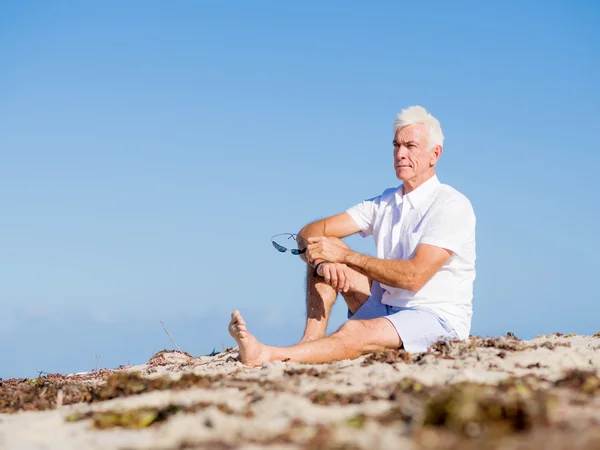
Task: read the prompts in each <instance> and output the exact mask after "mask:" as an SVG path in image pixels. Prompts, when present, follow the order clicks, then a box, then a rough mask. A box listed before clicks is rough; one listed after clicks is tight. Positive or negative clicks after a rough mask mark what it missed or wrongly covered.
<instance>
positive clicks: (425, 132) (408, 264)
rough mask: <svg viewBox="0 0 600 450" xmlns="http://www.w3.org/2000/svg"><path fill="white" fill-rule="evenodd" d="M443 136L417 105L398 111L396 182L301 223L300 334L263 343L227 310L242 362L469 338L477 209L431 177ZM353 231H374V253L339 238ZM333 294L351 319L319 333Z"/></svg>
mask: <svg viewBox="0 0 600 450" xmlns="http://www.w3.org/2000/svg"><path fill="white" fill-rule="evenodd" d="M443 140H444V135H443V134H442V130H441V127H440V124H439V121H438V120H437V119H436V118H434V117H433V116H432V115H431V114H429V113H428V112H427V111H426V110H425V109H424V108H422V107H420V106H413V107H410V108H407V109H404V110H403V111H402V112H401V113H400V114H398V117H397V118H396V120H395V122H394V140H393V146H394V169H395V171H396V177H397V178H398V179H399V180H401V181H402V184H401V185H400V186H399V187H394V188H391V189H386V190H385V191H384V192H383V193H382V194H381V195H379V196H377V197H375V198H372V199H369V200H365V201H363V202H362V203H359V204H357V205H356V206H353V207H352V208H350V209H348V210H347V211H346V212H343V213H341V214H337V215H334V216H331V217H328V218H326V219H323V220H318V221H316V222H313V223H311V224H309V225H307V226H305V227H304V228H303V229H302V230H301V231H300V233H299V236H300V237H302V239H298V241H300V242H307V246H306V252H305V253H304V254H303V255H302V256H303V258H305V261H306V262H307V263H308V264H309V268H308V274H307V322H306V328H305V331H304V337H303V338H302V340H301V341H300V342H299V343H298V344H296V345H294V346H292V347H273V346H268V345H265V344H262V343H261V342H259V341H258V340H257V339H256V338H255V337H254V336H253V335H252V334H250V332H249V331H248V329H247V327H246V323H245V322H244V319H243V318H242V316H241V315H240V313H239V312H238V311H234V312H233V314H232V315H231V323H230V325H229V332H230V333H231V335H232V336H233V338H234V339H235V340H236V341H237V343H238V345H239V349H240V358H241V361H242V362H243V363H244V364H247V365H250V366H257V365H261V364H262V363H264V362H270V361H277V360H284V359H285V360H289V361H297V362H305V363H327V362H331V361H335V360H343V359H353V358H357V357H358V356H360V355H362V354H365V353H369V352H373V351H377V350H383V349H397V348H399V347H402V346H403V347H404V349H406V351H408V352H424V351H426V350H427V348H428V347H429V346H430V345H431V344H433V343H435V342H436V341H438V340H441V339H466V338H467V337H468V336H469V330H470V328H471V315H472V306H471V305H472V297H473V281H474V279H475V214H474V213H473V208H472V206H471V203H470V201H469V200H468V199H467V198H466V197H465V196H464V195H463V194H461V193H460V192H458V191H457V190H456V189H453V188H452V187H450V186H448V185H446V184H441V183H440V182H439V181H438V179H437V177H436V175H435V165H436V164H437V162H438V161H439V159H440V156H441V155H442V144H443ZM355 233H360V234H361V235H362V236H363V237H365V236H370V235H372V236H373V237H374V239H375V244H376V247H377V257H376V258H375V257H372V256H367V255H363V254H360V253H357V252H355V251H353V250H351V249H350V248H348V247H347V246H346V245H345V244H344V242H343V241H342V240H341V239H342V238H345V237H347V236H350V235H352V234H355ZM338 293H341V294H342V296H343V297H344V299H345V300H346V303H347V305H348V317H349V319H350V320H348V321H347V322H345V323H344V324H343V325H342V326H341V327H340V329H339V330H338V331H336V332H335V333H333V334H331V335H330V336H325V333H326V327H327V321H328V319H329V313H330V311H331V307H332V305H333V303H334V302H335V300H336V298H337V295H338Z"/></svg>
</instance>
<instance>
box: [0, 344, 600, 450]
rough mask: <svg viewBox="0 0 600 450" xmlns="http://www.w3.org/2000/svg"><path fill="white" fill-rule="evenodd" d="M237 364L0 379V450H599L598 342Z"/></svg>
mask: <svg viewBox="0 0 600 450" xmlns="http://www.w3.org/2000/svg"><path fill="white" fill-rule="evenodd" d="M597 336H598V337H593V336H574V335H568V336H562V335H556V334H555V335H548V336H540V337H538V338H536V339H534V340H531V341H521V340H519V339H517V338H514V337H501V338H496V339H490V338H477V337H473V338H471V339H470V340H469V341H467V342H453V343H443V344H438V345H436V346H435V348H432V349H431V350H430V351H429V352H428V353H425V354H407V353H405V352H403V351H398V352H388V353H380V354H375V355H366V356H363V357H361V358H359V359H356V360H352V361H340V362H335V363H332V364H325V365H307V364H296V363H286V362H277V363H272V364H265V365H263V366H262V367H260V368H254V369H251V368H247V367H245V366H243V365H242V364H241V363H239V362H238V361H237V351H236V349H228V350H227V351H224V352H222V353H220V354H218V355H216V356H202V357H191V356H189V355H187V354H185V353H180V352H166V351H165V352H159V354H157V355H155V356H154V357H153V358H152V359H151V360H150V361H149V362H148V363H146V364H142V365H139V366H132V367H126V368H121V369H118V370H112V371H109V370H102V371H98V372H90V373H86V374H79V375H67V376H62V375H58V374H55V375H48V376H45V377H40V378H37V379H29V380H4V381H2V382H0V412H1V413H0V449H57V450H58V449H61V450H66V449H204V448H206V449H229V448H243V449H256V448H282V449H288V448H289V449H299V448H311V449H370V450H372V449H379V448H381V449H412V448H415V449H416V448H432V449H433V448H473V449H476V448H477V449H478V448H498V449H500V448H501V449H512V448H523V449H525V448H527V449H529V448H544V449H553V448H565V449H567V448H568V449H573V448H590V449H600V380H599V378H598V373H599V372H600V335H597Z"/></svg>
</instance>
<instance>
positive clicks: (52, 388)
mask: <svg viewBox="0 0 600 450" xmlns="http://www.w3.org/2000/svg"><path fill="white" fill-rule="evenodd" d="M216 381H217V380H216V379H215V378H213V377H207V376H201V375H194V374H184V375H183V376H182V377H181V378H179V379H177V380H174V379H172V378H169V377H161V378H152V379H151V378H144V377H142V376H141V375H139V374H138V373H127V372H117V373H113V374H112V375H110V376H108V377H107V378H106V382H105V383H104V384H102V385H84V384H81V383H77V382H76V381H74V380H72V379H71V378H69V377H62V376H60V377H56V376H55V377H48V378H47V377H40V378H34V379H31V380H7V381H2V382H0V413H3V412H4V413H14V412H17V411H39V410H47V409H53V408H55V407H56V406H57V400H58V398H59V396H60V399H61V404H63V405H71V404H74V403H81V402H85V403H91V402H99V401H104V400H110V399H113V398H117V397H127V396H131V395H139V394H142V393H145V392H151V391H158V390H181V389H189V388H192V387H203V388H208V387H211V386H213V385H214V384H215V383H216ZM59 392H60V394H59Z"/></svg>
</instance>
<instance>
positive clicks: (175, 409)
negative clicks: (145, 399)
mask: <svg viewBox="0 0 600 450" xmlns="http://www.w3.org/2000/svg"><path fill="white" fill-rule="evenodd" d="M211 406H215V407H217V408H218V409H219V411H221V412H223V413H225V414H235V411H233V410H232V409H231V408H229V407H228V406H227V405H222V404H212V403H207V402H200V403H195V404H193V405H191V406H181V405H167V406H163V407H142V408H135V409H128V410H122V411H97V412H94V411H90V412H87V413H74V414H71V415H69V416H67V418H66V421H67V422H78V421H80V420H86V419H91V420H92V423H93V426H94V427H95V428H98V429H101V430H104V429H107V428H115V427H119V428H131V429H139V428H146V427H149V426H151V425H153V424H156V423H159V422H164V421H165V420H167V419H168V418H169V417H170V416H172V415H174V414H177V413H179V412H186V413H194V412H197V411H200V410H203V409H206V408H208V407H211Z"/></svg>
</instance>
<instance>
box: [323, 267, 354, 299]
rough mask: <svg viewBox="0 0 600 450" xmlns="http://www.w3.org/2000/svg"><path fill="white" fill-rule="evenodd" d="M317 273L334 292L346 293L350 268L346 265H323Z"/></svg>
mask: <svg viewBox="0 0 600 450" xmlns="http://www.w3.org/2000/svg"><path fill="white" fill-rule="evenodd" d="M317 273H318V274H319V275H320V276H322V277H323V278H324V279H325V283H327V284H328V285H329V286H331V287H332V288H333V289H335V290H336V292H348V291H349V290H350V288H351V287H352V286H351V285H350V268H349V267H348V266H347V265H346V264H340V263H323V264H321V265H320V266H319V269H318V271H317Z"/></svg>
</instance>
